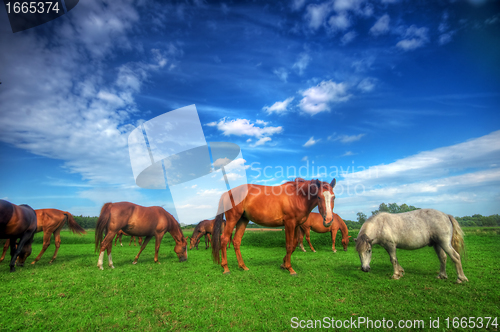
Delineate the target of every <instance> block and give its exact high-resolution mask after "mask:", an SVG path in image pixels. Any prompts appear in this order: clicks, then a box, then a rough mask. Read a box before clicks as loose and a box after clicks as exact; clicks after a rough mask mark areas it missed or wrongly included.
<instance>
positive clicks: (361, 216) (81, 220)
mask: <svg viewBox="0 0 500 332" xmlns="http://www.w3.org/2000/svg"><path fill="white" fill-rule="evenodd" d="M419 209H420V208H417V207H415V206H413V205H407V204H401V205H398V204H397V203H389V204H385V203H382V204H380V205H379V207H378V209H376V210H374V211H372V212H371V213H372V214H371V215H372V216H374V215H376V214H377V213H380V212H389V213H403V212H408V211H413V210H419ZM356 215H357V220H355V221H353V220H347V219H344V222H345V224H346V225H347V228H349V229H359V228H361V226H362V225H363V224H364V223H365V221H366V220H367V219H368V216H367V215H366V214H365V213H363V212H358V213H357V214H356ZM73 217H74V218H75V221H76V222H77V223H78V224H79V225H80V226H82V227H83V228H85V229H95V226H96V224H97V219H98V217H85V216H73ZM455 219H456V220H457V221H458V223H459V224H460V226H462V227H474V226H500V215H498V214H493V215H491V216H482V215H480V214H474V215H472V216H465V217H455ZM195 226H196V225H188V226H184V227H183V228H194V227H195ZM64 227H65V228H67V225H65V226H64ZM248 227H249V228H261V227H263V226H260V225H257V224H252V223H250V224H248Z"/></svg>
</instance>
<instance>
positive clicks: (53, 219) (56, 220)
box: [35, 209, 68, 232]
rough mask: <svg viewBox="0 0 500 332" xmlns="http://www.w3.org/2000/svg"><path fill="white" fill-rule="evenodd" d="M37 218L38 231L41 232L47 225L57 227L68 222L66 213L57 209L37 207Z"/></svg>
mask: <svg viewBox="0 0 500 332" xmlns="http://www.w3.org/2000/svg"><path fill="white" fill-rule="evenodd" d="M35 212H36V219H37V228H36V231H37V232H41V231H43V230H44V229H46V228H47V227H50V228H53V229H57V228H62V227H63V226H64V223H65V222H66V215H65V213H68V212H64V211H61V210H57V209H37V210H35Z"/></svg>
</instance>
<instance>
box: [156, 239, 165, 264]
mask: <svg viewBox="0 0 500 332" xmlns="http://www.w3.org/2000/svg"><path fill="white" fill-rule="evenodd" d="M164 234H165V233H161V234H156V235H155V263H158V264H160V262H158V252H159V251H160V244H161V239H163V235H164Z"/></svg>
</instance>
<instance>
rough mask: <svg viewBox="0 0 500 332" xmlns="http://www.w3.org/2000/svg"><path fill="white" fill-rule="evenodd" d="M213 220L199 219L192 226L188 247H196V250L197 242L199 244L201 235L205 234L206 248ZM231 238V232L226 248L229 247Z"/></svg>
mask: <svg viewBox="0 0 500 332" xmlns="http://www.w3.org/2000/svg"><path fill="white" fill-rule="evenodd" d="M214 222H215V219H212V220H208V219H206V220H203V221H200V223H199V224H198V225H196V227H195V228H194V231H193V235H192V236H191V244H190V246H189V249H190V250H191V249H193V248H194V247H196V250H198V244H200V240H201V237H202V236H203V235H205V249H208V246H209V245H210V234H212V232H213V229H214ZM223 222H225V220H223ZM207 237H208V242H207ZM232 238H233V234H232V233H231V239H230V240H229V243H228V248H231V241H232Z"/></svg>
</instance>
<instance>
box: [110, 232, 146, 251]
mask: <svg viewBox="0 0 500 332" xmlns="http://www.w3.org/2000/svg"><path fill="white" fill-rule="evenodd" d="M123 235H125V236H130V235H129V234H127V233H125V232H124V231H119V232H118V234H116V237H115V247H116V242H117V241H118V239H120V245H121V246H122V247H123V244H122V236H123ZM138 238H139V245H141V244H142V237H140V236H138ZM132 241H134V247H137V243H136V242H135V236H130V243H129V244H128V246H129V247H130V245H131V244H132Z"/></svg>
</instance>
